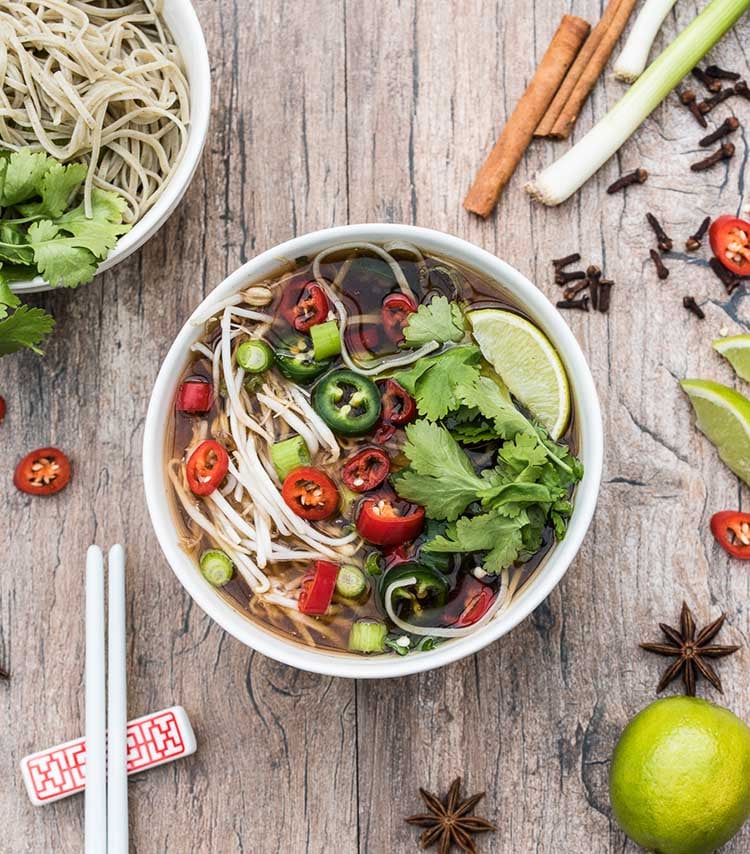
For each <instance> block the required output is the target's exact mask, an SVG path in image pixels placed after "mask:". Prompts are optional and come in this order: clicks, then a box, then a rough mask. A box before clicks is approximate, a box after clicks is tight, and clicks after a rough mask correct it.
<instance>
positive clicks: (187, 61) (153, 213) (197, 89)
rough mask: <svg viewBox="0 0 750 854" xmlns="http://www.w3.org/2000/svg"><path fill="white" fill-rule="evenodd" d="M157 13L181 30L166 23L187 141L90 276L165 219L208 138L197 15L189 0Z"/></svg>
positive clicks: (207, 89)
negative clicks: (185, 101) (183, 97)
mask: <svg viewBox="0 0 750 854" xmlns="http://www.w3.org/2000/svg"><path fill="white" fill-rule="evenodd" d="M161 14H162V15H163V16H164V17H165V18H167V19H168V18H171V17H173V16H175V17H179V18H180V20H181V26H184V27H185V32H184V33H183V35H182V37H180V36H177V35H175V34H174V26H173V24H170V25H169V26H170V29H171V30H172V31H173V33H172V34H173V35H174V38H175V42H176V44H177V46H178V47H179V49H180V53H181V54H182V61H183V65H184V67H185V72H186V74H187V76H188V82H189V84H190V124H189V125H188V140H187V146H186V147H185V153H184V154H183V156H182V160H181V161H180V164H179V165H178V167H177V169H175V172H174V175H172V177H171V178H170V179H169V181H168V182H167V186H166V187H165V189H164V192H163V193H162V194H161V196H160V197H159V199H158V200H157V201H156V203H155V204H154V206H153V207H152V208H151V209H150V210H148V211H147V212H146V214H145V215H144V216H143V218H142V219H139V220H138V222H136V223H135V225H134V226H133V228H131V229H130V231H128V232H127V234H124V235H123V236H122V237H121V238H120V239H119V240H118V241H117V243H116V244H115V246H114V247H113V249H112V250H111V251H110V253H109V255H107V257H106V258H105V259H104V260H103V261H102V262H101V264H99V266H98V267H97V268H96V272H95V273H94V276H95V277H96V276H98V275H99V274H100V273H103V272H104V271H105V270H109V269H110V268H112V267H114V266H115V264H119V263H120V261H124V260H125V259H126V258H127V257H128V256H129V255H132V254H133V252H135V251H136V250H137V249H140V247H141V246H143V244H144V243H146V241H148V240H150V239H151V238H152V237H153V236H154V235H155V234H156V232H157V231H158V230H159V229H160V228H161V227H162V226H163V225H164V223H165V222H166V221H167V219H169V217H170V216H171V214H172V213H173V212H174V209H175V208H176V207H177V205H178V204H179V202H180V201H181V199H182V197H183V196H184V195H185V193H186V192H187V188H188V187H189V186H190V183H191V181H192V180H193V175H194V174H195V171H196V169H197V168H198V164H199V163H200V159H201V154H202V153H203V148H204V146H205V144H206V139H207V137H208V125H209V120H210V116H211V66H210V62H209V57H208V48H207V47H206V39H205V36H204V34H203V29H202V27H201V24H200V21H199V19H198V15H197V14H196V12H195V8H194V7H193V4H192V2H191V0H165V8H164V9H162V11H161ZM168 23H169V22H168ZM10 289H11V290H12V291H13V293H16V294H32V293H41V292H43V291H52V290H57V288H55V287H53V286H52V285H50V284H49V282H47V281H46V280H45V279H44V278H43V277H42V276H35V277H34V278H33V279H29V280H27V281H19V282H13V283H12V284H11V285H10Z"/></svg>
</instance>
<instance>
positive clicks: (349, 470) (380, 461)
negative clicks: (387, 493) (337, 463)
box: [341, 448, 391, 492]
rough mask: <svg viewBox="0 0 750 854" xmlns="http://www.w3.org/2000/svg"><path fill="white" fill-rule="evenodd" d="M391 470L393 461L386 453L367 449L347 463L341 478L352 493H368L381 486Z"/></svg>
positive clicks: (375, 449) (376, 449)
mask: <svg viewBox="0 0 750 854" xmlns="http://www.w3.org/2000/svg"><path fill="white" fill-rule="evenodd" d="M390 470H391V461H390V460H389V459H388V454H386V453H385V451H381V450H379V449H378V448H365V449H364V451H360V452H359V453H358V454H355V455H354V456H353V457H352V458H351V459H350V460H349V461H348V462H347V463H346V465H345V466H344V468H343V469H342V471H341V477H342V479H343V481H344V483H345V484H346V485H347V486H348V487H349V489H351V490H352V492H368V491H369V490H371V489H375V487H376V486H380V484H381V483H382V482H383V481H384V480H385V479H386V478H387V477H388V472H389V471H390Z"/></svg>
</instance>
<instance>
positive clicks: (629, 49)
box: [614, 0, 677, 83]
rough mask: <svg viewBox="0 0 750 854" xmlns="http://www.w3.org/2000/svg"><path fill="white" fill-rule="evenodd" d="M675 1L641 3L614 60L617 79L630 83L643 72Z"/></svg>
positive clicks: (658, 0)
mask: <svg viewBox="0 0 750 854" xmlns="http://www.w3.org/2000/svg"><path fill="white" fill-rule="evenodd" d="M676 2H677V0H646V2H645V3H644V4H643V8H642V9H641V11H640V12H639V13H638V17H637V18H636V19H635V24H633V29H632V30H631V31H630V35H629V36H628V40H627V41H626V42H625V47H624V48H623V49H622V53H621V54H620V55H619V56H618V57H617V62H615V68H614V73H615V77H616V78H617V79H618V80H624V81H625V82H626V83H632V82H633V81H635V80H637V79H638V78H639V77H640V76H641V74H643V70H644V68H645V67H646V65H647V64H648V54H649V51H650V50H651V46H652V45H653V43H654V39H655V38H656V35H657V33H658V32H659V30H660V29H661V25H662V24H663V23H664V19H665V18H666V17H667V15H668V14H669V12H670V10H671V9H672V7H673V6H674V4H675V3H676Z"/></svg>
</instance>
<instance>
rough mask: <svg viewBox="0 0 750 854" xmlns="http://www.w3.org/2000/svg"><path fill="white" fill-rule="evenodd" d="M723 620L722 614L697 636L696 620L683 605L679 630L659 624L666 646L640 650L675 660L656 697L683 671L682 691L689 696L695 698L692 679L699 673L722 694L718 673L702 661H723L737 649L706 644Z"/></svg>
mask: <svg viewBox="0 0 750 854" xmlns="http://www.w3.org/2000/svg"><path fill="white" fill-rule="evenodd" d="M726 617H727V615H726V614H722V615H721V616H720V617H719V618H718V619H716V620H714V621H713V623H711V624H710V625H708V626H706V627H705V629H702V630H701V631H700V632H698V636H697V637H696V634H695V619H694V618H693V614H692V612H691V610H690V608H688V606H687V604H686V603H685V602H683V603H682V613H681V614H680V631H677V629H673V628H672V627H671V626H668V625H666V623H659V628H660V629H661V630H662V631H663V632H664V634H665V635H666V637H667V640H668V643H642V644H641V649H645V650H648V651H649V652H655V653H657V655H668V656H672V657H674V658H675V659H676V660H675V661H674V662H673V663H672V664H670V665H669V667H668V668H667V669H666V670H665V671H664V674H663V676H662V677H661V681H660V682H659V684H658V686H657V688H656V693H657V694H659V693H661V692H662V691H663V690H664V689H665V688H666V687H667V685H669V683H670V682H671V681H672V680H673V679H676V678H677V677H678V676H679V675H680V672H682V681H683V684H684V685H685V691H686V692H687V693H688V694H689V696H691V697H694V696H695V680H696V676H697V675H698V674H700V675H701V676H703V677H704V678H705V679H707V680H708V681H709V682H710V683H711V684H712V685H713V686H714V688H716V690H717V691H719V693H721V694H723V693H724V691H723V690H722V687H721V679H719V674H718V673H717V672H716V671H715V670H714V669H713V667H711V665H710V664H709V663H708V661H706V660H705V659H707V658H723V657H724V656H725V655H731V654H732V653H733V652H737V650H738V649H739V647H738V646H718V645H717V644H709V641H711V640H713V639H714V638H715V637H716V635H717V634H718V633H719V631H720V630H721V627H722V626H723V625H724V620H725V619H726ZM696 671H697V672H696Z"/></svg>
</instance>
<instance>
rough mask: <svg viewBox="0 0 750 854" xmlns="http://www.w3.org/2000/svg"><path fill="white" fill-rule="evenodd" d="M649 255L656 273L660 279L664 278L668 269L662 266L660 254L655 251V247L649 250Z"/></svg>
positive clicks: (666, 276) (667, 273)
mask: <svg viewBox="0 0 750 854" xmlns="http://www.w3.org/2000/svg"><path fill="white" fill-rule="evenodd" d="M649 255H650V256H651V260H652V261H653V262H654V267H656V275H657V276H658V277H659V278H660V279H666V278H668V277H669V270H668V269H667V268H666V267H665V266H664V262H663V261H662V260H661V255H659V253H658V252H657V251H656V249H652V250H651V251H650V252H649Z"/></svg>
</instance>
